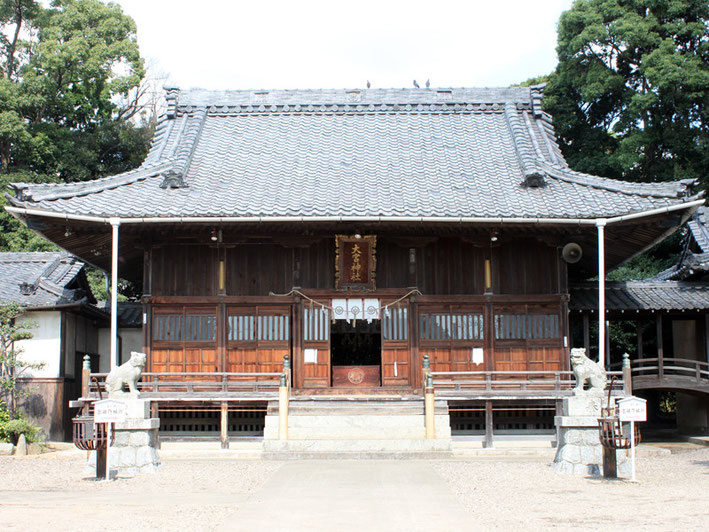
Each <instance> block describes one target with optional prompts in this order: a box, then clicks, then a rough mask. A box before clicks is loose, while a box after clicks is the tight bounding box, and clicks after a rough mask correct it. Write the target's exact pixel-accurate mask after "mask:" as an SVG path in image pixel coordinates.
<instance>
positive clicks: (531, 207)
mask: <svg viewBox="0 0 709 532" xmlns="http://www.w3.org/2000/svg"><path fill="white" fill-rule="evenodd" d="M540 97H541V92H540V89H539V88H534V87H533V88H526V87H512V88H498V89H377V90H374V89H367V90H354V91H347V90H311V91H304V90H302V91H223V92H219V91H204V90H190V91H179V90H177V89H169V90H168V93H167V98H168V112H167V114H166V116H165V117H164V118H163V119H162V120H161V121H160V123H159V125H158V127H157V131H156V133H155V137H154V140H153V145H152V148H151V150H150V152H149V154H148V156H147V158H146V161H145V162H144V164H143V165H142V166H141V167H140V168H138V169H136V170H134V171H132V172H128V173H125V174H121V175H118V176H114V177H110V178H106V179H102V180H97V181H92V182H88V183H76V184H69V185H62V184H52V185H25V184H15V185H14V187H15V190H16V195H17V197H16V198H10V201H11V202H12V203H13V204H15V205H16V206H26V207H32V208H39V209H44V210H49V211H54V212H70V213H72V214H83V215H95V216H120V217H126V218H128V217H173V216H180V217H190V216H236V217H252V216H260V217H282V216H288V217H304V218H308V217H318V216H320V217H322V216H343V217H350V216H351V217H377V216H381V217H414V218H418V217H426V218H435V217H458V216H461V217H472V216H475V217H510V218H515V217H516V218H520V217H522V218H527V217H531V218H594V217H600V216H605V217H611V216H619V215H624V214H628V213H632V212H639V211H646V210H650V209H655V208H662V207H668V206H671V205H674V204H678V203H681V202H683V201H686V199H687V196H688V195H689V194H690V192H689V187H690V184H691V183H690V182H688V181H682V182H673V183H656V184H646V183H645V184H640V183H627V182H621V181H615V180H610V179H605V178H600V177H595V176H590V175H586V174H581V173H578V172H573V171H571V170H570V169H569V168H568V165H567V164H566V162H565V161H564V159H563V156H562V155H561V151H560V150H559V147H558V145H557V144H556V141H555V138H554V133H553V128H552V124H551V119H550V117H549V116H548V115H546V114H545V113H544V112H543V111H542V110H541V107H540Z"/></svg>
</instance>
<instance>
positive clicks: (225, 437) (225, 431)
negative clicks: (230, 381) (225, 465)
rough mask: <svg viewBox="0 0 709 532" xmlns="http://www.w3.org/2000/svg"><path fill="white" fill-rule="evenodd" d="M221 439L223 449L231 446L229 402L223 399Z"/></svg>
mask: <svg viewBox="0 0 709 532" xmlns="http://www.w3.org/2000/svg"><path fill="white" fill-rule="evenodd" d="M221 414H222V415H221V441H222V449H228V448H229V403H227V402H226V401H222V409H221Z"/></svg>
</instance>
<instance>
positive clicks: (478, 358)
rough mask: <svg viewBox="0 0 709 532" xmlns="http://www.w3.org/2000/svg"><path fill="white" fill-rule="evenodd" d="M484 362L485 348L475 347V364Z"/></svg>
mask: <svg viewBox="0 0 709 532" xmlns="http://www.w3.org/2000/svg"><path fill="white" fill-rule="evenodd" d="M482 363H483V348H482V347H473V364H482Z"/></svg>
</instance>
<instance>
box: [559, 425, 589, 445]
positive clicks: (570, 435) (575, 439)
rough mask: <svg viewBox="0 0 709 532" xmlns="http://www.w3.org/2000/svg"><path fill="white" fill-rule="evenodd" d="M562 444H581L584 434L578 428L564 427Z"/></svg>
mask: <svg viewBox="0 0 709 532" xmlns="http://www.w3.org/2000/svg"><path fill="white" fill-rule="evenodd" d="M560 439H561V444H562V445H563V444H572V445H579V444H581V443H583V436H582V433H581V431H580V430H578V429H562V430H561V438H560Z"/></svg>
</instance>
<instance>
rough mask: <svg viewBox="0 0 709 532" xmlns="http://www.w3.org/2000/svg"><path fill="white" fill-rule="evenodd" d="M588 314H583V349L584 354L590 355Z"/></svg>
mask: <svg viewBox="0 0 709 532" xmlns="http://www.w3.org/2000/svg"><path fill="white" fill-rule="evenodd" d="M590 321H591V320H590V319H589V316H588V314H586V313H585V312H584V313H583V347H584V349H585V350H586V354H587V355H588V354H590V353H591V324H590V323H589V322H590Z"/></svg>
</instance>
